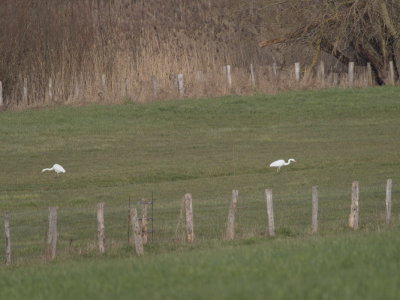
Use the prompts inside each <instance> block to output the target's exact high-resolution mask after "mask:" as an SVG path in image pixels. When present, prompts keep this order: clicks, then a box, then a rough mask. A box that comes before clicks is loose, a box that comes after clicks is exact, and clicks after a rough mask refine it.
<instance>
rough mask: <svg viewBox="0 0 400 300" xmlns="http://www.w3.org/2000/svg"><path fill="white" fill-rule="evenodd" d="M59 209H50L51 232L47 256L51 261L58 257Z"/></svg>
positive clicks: (48, 235) (48, 239)
mask: <svg viewBox="0 0 400 300" xmlns="http://www.w3.org/2000/svg"><path fill="white" fill-rule="evenodd" d="M57 209H58V207H56V206H53V207H49V231H48V233H47V256H48V257H49V258H50V259H54V258H55V257H56V248H57V235H58V233H57Z"/></svg>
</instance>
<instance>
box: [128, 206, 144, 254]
mask: <svg viewBox="0 0 400 300" xmlns="http://www.w3.org/2000/svg"><path fill="white" fill-rule="evenodd" d="M129 215H130V216H131V220H132V234H133V240H134V243H135V252H136V254H137V255H138V256H142V255H143V254H144V250H143V241H142V236H141V232H140V225H139V217H138V214H137V210H136V208H135V207H134V208H131V209H130V210H129Z"/></svg>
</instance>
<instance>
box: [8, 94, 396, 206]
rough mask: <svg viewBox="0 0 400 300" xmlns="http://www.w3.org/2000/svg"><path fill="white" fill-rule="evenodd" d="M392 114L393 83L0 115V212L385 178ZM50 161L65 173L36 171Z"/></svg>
mask: <svg viewBox="0 0 400 300" xmlns="http://www.w3.org/2000/svg"><path fill="white" fill-rule="evenodd" d="M399 112H400V101H399V89H398V88H386V89H380V88H375V89H365V90H340V91H335V90H326V91H314V92H290V93H285V94H282V95H277V96H267V97H266V96H258V97H248V98H247V97H225V98H220V99H204V100H188V101H171V102H161V103H153V104H145V105H120V106H87V107H79V108H78V107H76V108H71V107H59V108H55V109H45V110H39V111H33V110H31V111H24V112H18V113H17V112H3V113H1V114H0V136H1V148H0V165H1V172H0V183H1V186H2V189H1V192H0V209H6V208H7V209H18V208H26V207H29V206H33V207H46V206H48V205H54V204H56V205H60V206H76V205H81V204H82V205H84V204H89V203H90V204H93V203H96V202H98V201H100V200H104V201H107V202H108V203H110V202H112V203H118V202H119V203H125V202H126V200H127V198H128V196H129V195H132V196H134V197H143V196H148V195H150V193H151V192H154V193H155V194H156V196H158V198H164V199H179V198H180V197H181V196H182V194H183V193H184V192H187V191H190V192H192V193H194V194H195V195H196V196H197V197H204V198H209V197H214V196H215V195H216V194H222V193H224V194H225V195H226V194H228V195H229V193H230V192H229V191H230V190H231V189H232V188H238V189H240V190H241V191H242V192H248V193H253V194H259V193H262V191H263V189H264V188H266V187H271V188H274V189H275V190H276V191H277V192H279V191H285V192H288V193H290V192H291V191H292V192H296V191H297V190H298V189H299V188H303V189H304V190H307V192H308V191H309V189H310V187H311V185H315V184H316V185H319V186H321V187H325V188H327V187H329V188H331V189H333V190H335V189H339V188H346V189H347V188H348V186H349V185H350V184H351V181H352V180H355V179H358V180H360V181H361V182H362V183H364V184H365V185H367V184H371V183H377V182H384V181H385V179H386V178H388V177H393V180H395V179H396V178H397V177H398V175H399V173H398V169H399V165H400V152H399V151H398V149H399V147H400V142H399V141H400V140H399V139H398V137H399V131H400V129H399V128H400V126H399V125H400V120H399V118H398V116H399ZM289 157H294V158H296V159H297V161H298V162H297V163H296V164H295V165H293V166H291V167H290V168H287V170H286V171H285V172H286V173H285V175H284V176H277V175H276V174H275V173H274V172H273V171H272V170H271V169H269V168H267V167H266V166H267V163H269V162H271V161H273V160H275V159H279V158H289ZM54 162H58V163H61V164H62V165H63V166H64V167H65V168H66V169H67V174H66V175H65V176H62V177H60V178H56V177H55V176H52V174H49V173H45V174H41V173H40V170H41V169H42V168H44V167H48V166H51V165H52V164H53V163H54ZM266 183H268V184H266ZM267 185H268V186H267ZM206 186H207V188H205V187H206Z"/></svg>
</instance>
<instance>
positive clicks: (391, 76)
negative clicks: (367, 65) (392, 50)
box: [389, 60, 395, 85]
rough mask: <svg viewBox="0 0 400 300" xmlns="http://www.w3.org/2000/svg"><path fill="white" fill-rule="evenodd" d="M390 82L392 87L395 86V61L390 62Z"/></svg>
mask: <svg viewBox="0 0 400 300" xmlns="http://www.w3.org/2000/svg"><path fill="white" fill-rule="evenodd" d="M389 82H390V84H391V85H394V84H395V80H394V66H393V61H392V60H391V61H389Z"/></svg>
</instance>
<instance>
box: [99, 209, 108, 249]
mask: <svg viewBox="0 0 400 300" xmlns="http://www.w3.org/2000/svg"><path fill="white" fill-rule="evenodd" d="M104 206H105V203H104V202H100V203H98V204H97V240H98V243H99V251H100V253H104V251H105V246H104V244H105V239H106V236H105V225H104Z"/></svg>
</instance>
